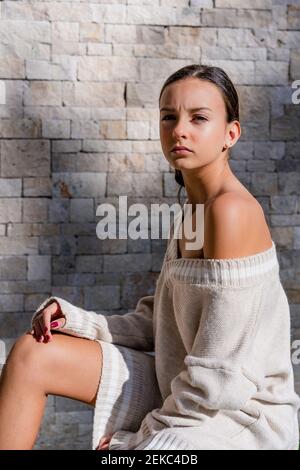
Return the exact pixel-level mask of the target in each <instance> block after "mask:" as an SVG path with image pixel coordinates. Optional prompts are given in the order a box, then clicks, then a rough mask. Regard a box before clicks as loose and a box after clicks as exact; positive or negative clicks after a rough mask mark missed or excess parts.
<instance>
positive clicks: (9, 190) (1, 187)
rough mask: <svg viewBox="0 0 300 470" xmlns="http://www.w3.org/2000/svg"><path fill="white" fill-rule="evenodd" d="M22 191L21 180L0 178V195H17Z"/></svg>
mask: <svg viewBox="0 0 300 470" xmlns="http://www.w3.org/2000/svg"><path fill="white" fill-rule="evenodd" d="M21 192H22V180H21V179H16V178H0V197H18V196H21Z"/></svg>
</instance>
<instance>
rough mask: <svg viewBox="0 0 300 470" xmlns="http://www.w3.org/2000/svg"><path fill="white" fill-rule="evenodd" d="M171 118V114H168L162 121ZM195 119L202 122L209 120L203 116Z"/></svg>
mask: <svg viewBox="0 0 300 470" xmlns="http://www.w3.org/2000/svg"><path fill="white" fill-rule="evenodd" d="M169 117H173V116H172V115H171V114H168V115H167V116H165V117H164V118H162V121H165V120H166V119H167V118H169ZM194 117H195V118H197V119H199V120H201V121H206V120H207V119H206V118H205V117H203V116H194Z"/></svg>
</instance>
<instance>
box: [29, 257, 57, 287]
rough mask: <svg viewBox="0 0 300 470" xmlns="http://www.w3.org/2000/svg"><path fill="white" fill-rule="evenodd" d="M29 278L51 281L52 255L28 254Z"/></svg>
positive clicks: (30, 279)
mask: <svg viewBox="0 0 300 470" xmlns="http://www.w3.org/2000/svg"><path fill="white" fill-rule="evenodd" d="M28 280H29V281H42V280H44V281H50V280H51V257H50V256H33V255H30V256H28Z"/></svg>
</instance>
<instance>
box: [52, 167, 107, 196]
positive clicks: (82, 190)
mask: <svg viewBox="0 0 300 470" xmlns="http://www.w3.org/2000/svg"><path fill="white" fill-rule="evenodd" d="M105 189H106V174H105V173H83V172H82V173H70V174H68V173H54V174H53V191H54V197H79V198H84V197H99V196H103V195H104V194H105Z"/></svg>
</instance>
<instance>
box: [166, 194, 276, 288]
mask: <svg viewBox="0 0 300 470" xmlns="http://www.w3.org/2000/svg"><path fill="white" fill-rule="evenodd" d="M187 202H188V199H186V201H185V202H184V204H186V203H187ZM178 223H181V220H180V218H179V217H178V218H176V219H175V221H174V224H173V226H172V227H173V230H171V234H170V241H169V245H168V248H167V250H166V256H165V267H166V270H167V277H168V278H169V279H170V280H172V279H173V280H178V281H181V282H188V283H201V284H208V285H209V284H212V285H214V284H218V285H224V286H246V285H249V284H251V283H253V282H254V283H256V282H259V281H261V280H263V279H266V278H267V277H269V276H271V275H273V274H274V273H277V274H278V273H279V269H280V267H279V263H278V259H277V253H276V244H275V242H274V241H273V239H272V246H271V247H270V248H268V249H267V250H264V251H262V252H260V253H256V254H254V255H249V256H244V257H240V258H227V259H217V258H215V259H204V258H178V245H177V241H178V239H176V238H174V233H176V229H177V227H178V225H177V224H178Z"/></svg>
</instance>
